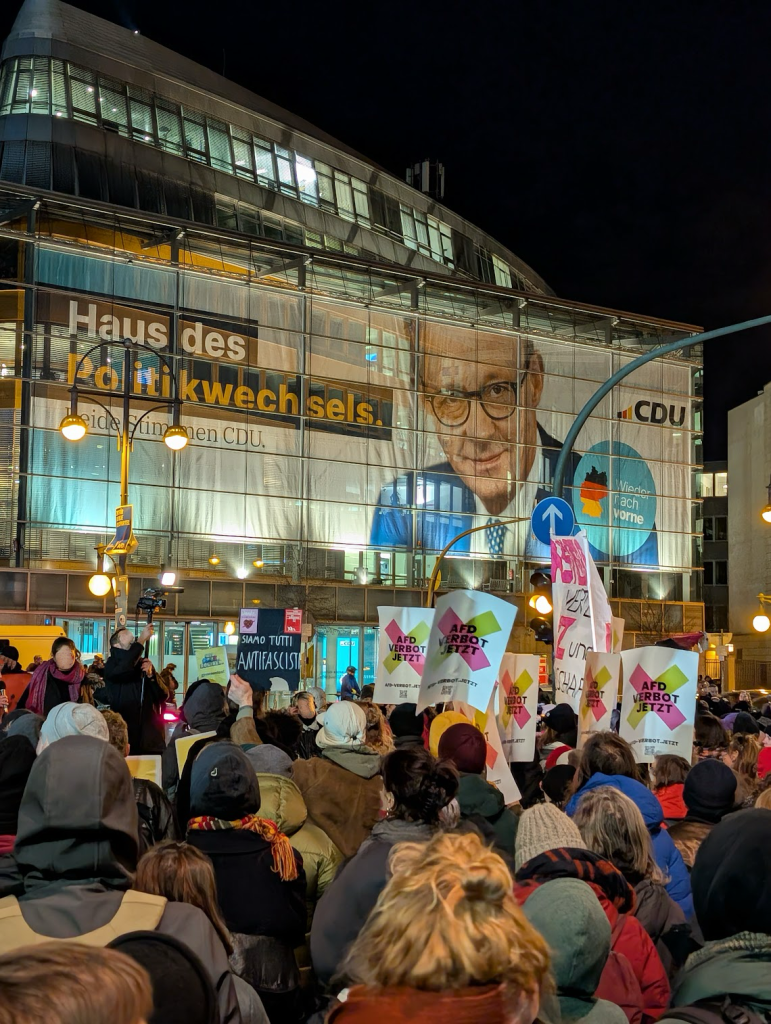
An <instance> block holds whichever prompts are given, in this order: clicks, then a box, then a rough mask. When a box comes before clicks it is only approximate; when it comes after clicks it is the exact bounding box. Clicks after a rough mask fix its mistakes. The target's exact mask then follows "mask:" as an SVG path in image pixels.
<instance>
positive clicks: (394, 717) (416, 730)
mask: <svg viewBox="0 0 771 1024" xmlns="http://www.w3.org/2000/svg"><path fill="white" fill-rule="evenodd" d="M416 707H417V705H416V704H397V705H396V707H395V708H394V709H393V711H392V712H391V715H390V717H389V719H388V724H389V725H390V726H391V732H392V733H393V734H394V736H422V735H423V725H424V719H423V715H416V714H415V709H416Z"/></svg>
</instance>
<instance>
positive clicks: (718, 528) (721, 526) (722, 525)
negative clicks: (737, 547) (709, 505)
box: [715, 516, 728, 540]
mask: <svg viewBox="0 0 771 1024" xmlns="http://www.w3.org/2000/svg"><path fill="white" fill-rule="evenodd" d="M715 540H728V519H727V518H726V516H715Z"/></svg>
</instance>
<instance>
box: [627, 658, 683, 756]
mask: <svg viewBox="0 0 771 1024" xmlns="http://www.w3.org/2000/svg"><path fill="white" fill-rule="evenodd" d="M621 664H622V668H623V674H624V691H623V696H622V700H621V727H620V730H619V732H620V735H621V738H622V739H625V740H626V741H627V743H628V744H629V745H630V746H631V748H632V750H633V751H634V759H635V761H637V762H638V763H644V764H650V763H651V762H652V761H653V759H654V758H655V757H657V756H658V755H659V754H676V755H677V756H679V757H684V758H685V759H686V761H688V762H689V763H690V761H691V757H692V756H693V720H694V716H695V714H696V682H697V678H698V674H699V655H698V654H697V653H695V652H693V651H676V650H673V649H671V648H669V647H638V648H637V649H636V650H632V651H624V652H623V653H622V655H621Z"/></svg>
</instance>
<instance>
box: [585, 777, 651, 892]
mask: <svg viewBox="0 0 771 1024" xmlns="http://www.w3.org/2000/svg"><path fill="white" fill-rule="evenodd" d="M573 821H574V822H575V824H576V825H577V826H578V829H579V831H580V833H581V835H582V837H583V840H584V842H585V843H586V846H587V848H588V849H589V850H591V851H592V852H593V853H597V854H599V855H600V856H601V857H605V858H606V860H609V861H610V862H611V864H614V865H615V866H616V867H617V868H618V870H619V871H620V872H621V874H622V875H624V876H625V877H626V878H627V880H628V881H629V882H631V883H632V885H636V884H637V883H638V882H640V881H642V879H643V878H650V879H651V881H653V882H663V881H664V875H663V874H662V872H661V870H660V868H659V867H658V866H657V865H656V861H655V860H654V858H653V846H652V844H651V837H650V834H649V832H648V829H647V828H646V826H645V821H644V820H643V816H642V814H641V813H640V810H639V808H638V807H637V805H636V804H635V803H634V802H633V801H632V800H630V799H629V797H628V796H625V795H624V794H623V793H622V792H620V791H619V790H618V789H616V788H615V787H613V786H598V787H597V788H596V789H591V790H589V792H588V793H585V794H584V795H583V796H582V797H581V799H580V800H579V801H578V807H577V808H576V812H575V814H574V815H573Z"/></svg>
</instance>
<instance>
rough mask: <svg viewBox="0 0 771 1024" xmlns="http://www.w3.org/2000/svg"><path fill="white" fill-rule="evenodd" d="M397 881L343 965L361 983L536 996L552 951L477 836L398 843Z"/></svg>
mask: <svg viewBox="0 0 771 1024" xmlns="http://www.w3.org/2000/svg"><path fill="white" fill-rule="evenodd" d="M389 865H390V868H391V871H392V875H391V879H390V881H389V882H388V884H387V885H386V887H385V889H384V890H383V892H382V893H381V894H380V898H379V899H378V901H377V904H376V905H375V908H374V909H373V911H372V913H371V914H370V916H369V918H368V919H367V922H366V924H365V925H364V928H363V929H362V931H361V933H360V935H359V938H358V940H357V941H356V942H355V943H354V946H353V948H352V950H351V952H350V953H349V954H348V957H347V958H346V960H345V961H344V964H343V968H342V970H343V974H344V975H345V976H346V978H347V979H348V980H349V981H351V982H355V983H359V984H363V985H368V986H375V987H389V988H390V987H394V986H406V987H409V988H417V989H423V990H429V991H436V992H439V991H445V990H447V989H458V988H465V987H467V986H469V985H486V984H500V983H505V984H507V985H508V986H511V987H512V988H514V989H515V990H516V991H517V992H518V993H523V992H524V993H527V994H528V995H531V994H532V995H535V994H538V995H540V994H541V993H542V992H543V990H544V987H545V986H546V985H547V984H548V976H549V974H548V972H549V953H548V948H547V946H546V943H545V941H544V940H543V938H542V937H541V936H540V934H539V933H538V932H537V931H536V930H535V929H534V928H533V927H532V926H531V925H530V924H529V923H528V921H527V920H526V918H525V916H524V914H523V913H522V911H521V910H520V908H519V906H518V905H517V901H516V900H515V898H514V895H513V893H512V880H511V875H510V873H509V869H508V868H507V866H506V864H505V863H504V861H503V860H502V859H501V858H500V857H499V856H498V854H497V853H493V852H492V850H490V849H489V848H488V847H487V846H485V845H484V843H483V842H482V840H481V839H480V838H479V836H477V835H474V834H458V833H439V834H438V835H436V836H435V837H434V838H433V839H432V840H431V841H430V842H428V843H400V844H399V845H397V846H396V847H395V848H394V850H393V852H392V853H391V856H390V861H389Z"/></svg>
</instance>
